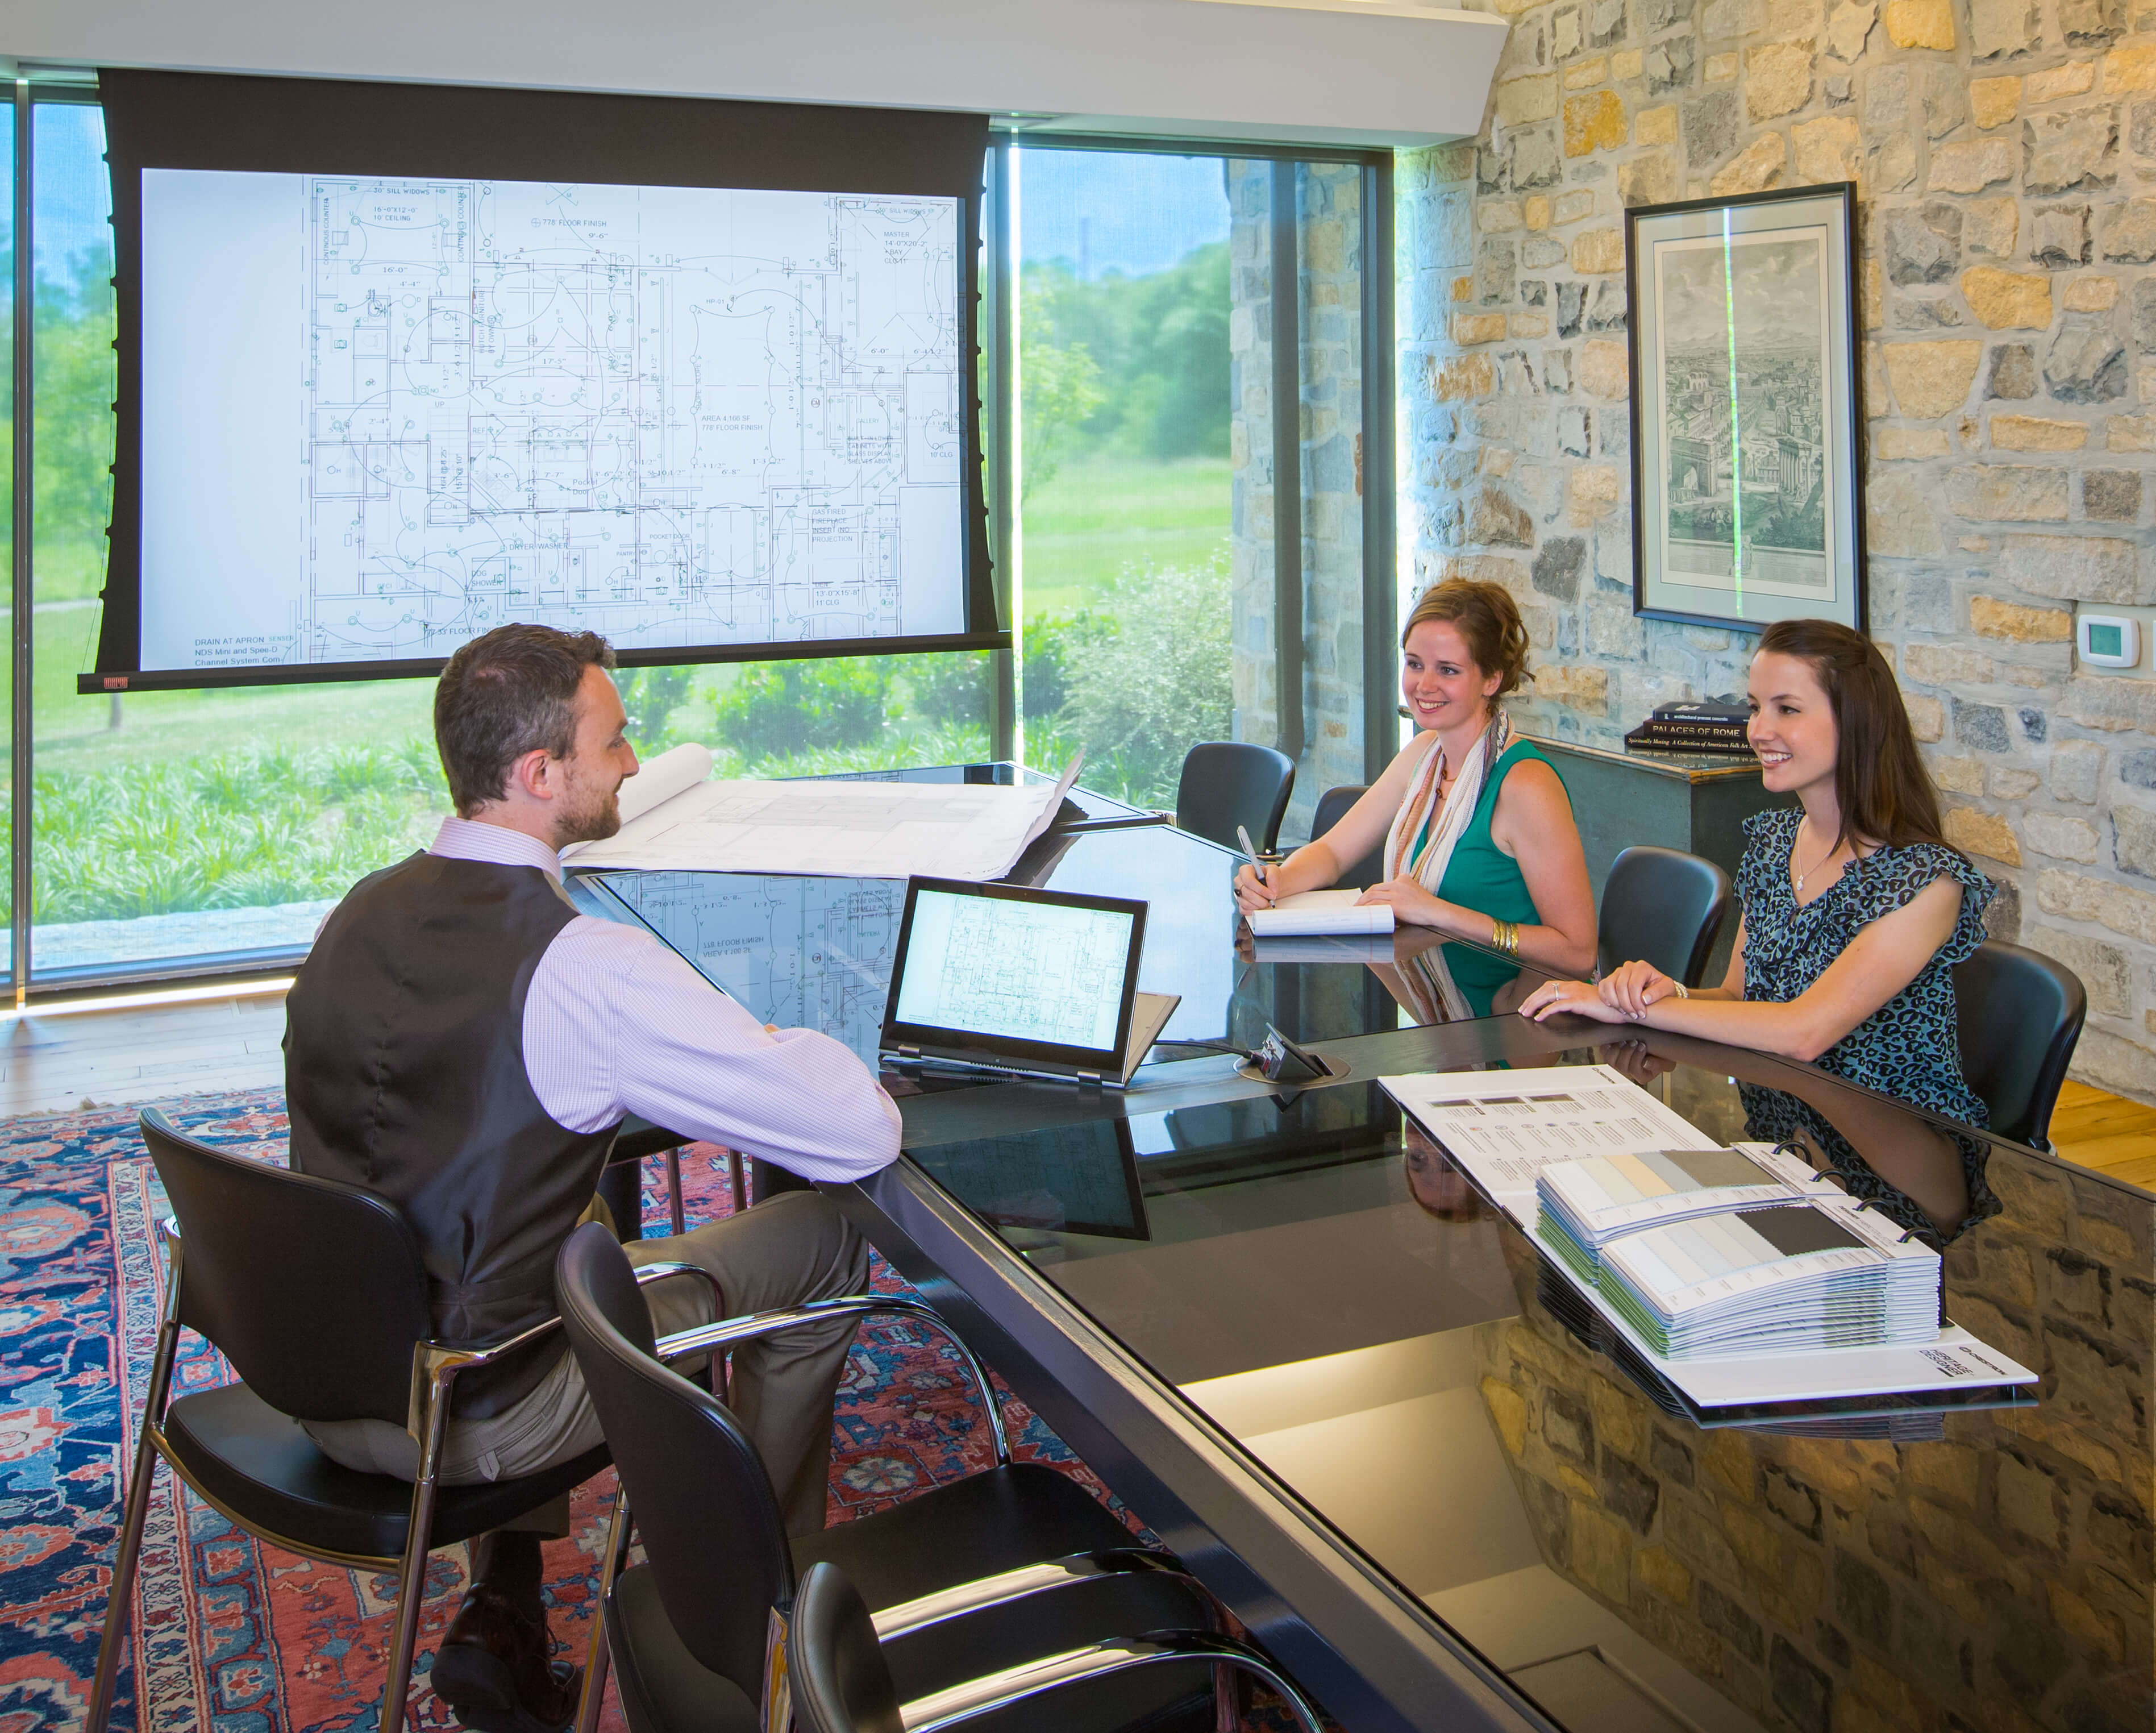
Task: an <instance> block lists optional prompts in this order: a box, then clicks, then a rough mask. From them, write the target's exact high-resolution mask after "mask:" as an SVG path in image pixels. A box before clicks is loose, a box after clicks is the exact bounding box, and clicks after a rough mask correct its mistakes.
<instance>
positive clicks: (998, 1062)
mask: <svg viewBox="0 0 2156 1733" xmlns="http://www.w3.org/2000/svg"><path fill="white" fill-rule="evenodd" d="M1145 923H1146V905H1145V904H1144V903H1142V902H1132V901H1129V900H1127V899H1126V898H1124V897H1092V896H1086V895H1081V894H1080V893H1078V892H1070V891H1040V890H1034V889H1032V888H1030V887H1027V886H1024V885H1012V884H976V883H973V882H969V881H966V880H962V879H942V878H918V877H916V878H911V879H908V880H907V881H906V910H905V913H904V914H903V916H902V917H901V920H900V923H899V929H898V954H897V956H896V959H895V960H894V962H893V964H892V967H891V996H890V998H889V999H888V1000H885V1005H884V1014H883V1035H882V1039H881V1041H880V1046H881V1050H882V1053H883V1057H885V1059H888V1060H892V1061H895V1062H897V1063H900V1064H921V1063H928V1064H932V1065H936V1066H939V1067H959V1068H962V1069H964V1070H968V1071H983V1072H1002V1073H1004V1074H1006V1075H1011V1076H1017V1077H1058V1078H1060V1077H1068V1078H1074V1079H1076V1080H1079V1081H1081V1082H1091V1083H1100V1084H1104V1085H1106V1087H1108V1088H1122V1087H1124V1086H1125V1085H1126V1084H1127V1083H1128V1082H1130V1079H1131V1073H1132V1072H1134V1071H1136V1070H1137V1068H1138V1066H1139V1064H1140V1063H1141V1062H1142V1061H1143V1060H1144V1058H1145V1056H1146V1053H1147V1050H1148V1049H1149V1048H1150V1047H1151V1046H1152V1044H1153V1041H1154V1039H1155V1038H1156V1037H1157V1036H1158V1035H1159V1034H1160V1031H1161V1030H1162V1029H1163V1027H1165V1026H1167V1023H1168V1018H1169V1017H1170V1016H1172V1015H1173V1012H1174V1010H1175V1007H1176V1006H1177V1005H1179V1004H1181V1003H1182V1000H1181V999H1180V998H1179V997H1178V996H1177V995H1174V994H1172V993H1141V992H1139V991H1138V990H1137V978H1138V959H1139V957H1140V955H1141V954H1142V952H1143V950H1144V949H1145Z"/></svg>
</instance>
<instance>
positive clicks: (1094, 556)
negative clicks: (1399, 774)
mask: <svg viewBox="0 0 2156 1733" xmlns="http://www.w3.org/2000/svg"><path fill="white" fill-rule="evenodd" d="M1002 160H1003V161H1004V162H1005V164H1006V165H1007V166H1006V167H1005V170H1004V186H1003V188H1002V189H1001V190H1002V193H1003V196H1004V198H1005V199H1006V200H1007V202H1008V206H1009V212H1010V215H1009V229H1010V231H1011V244H1010V247H1009V255H1010V258H1011V260H1012V261H1013V268H1012V270H1010V271H1009V273H1008V275H1009V279H1010V293H1011V302H1012V309H1013V316H1012V318H1011V321H1010V322H1011V324H1012V325H1013V326H1014V327H1015V332H1016V334H1015V337H1014V339H1013V340H1010V341H1008V342H1006V344H1005V346H1004V347H1006V348H1007V349H1008V350H1009V357H1008V358H1007V365H1008V367H1009V371H1010V372H1011V373H1013V374H1014V376H1015V377H1014V389H1010V390H1007V391H1006V393H1004V394H1005V396H1006V399H1008V400H1010V402H1011V406H1012V409H1014V421H1015V424H1016V437H1015V439H1014V440H1013V441H1011V442H1009V445H1010V449H1011V450H1012V461H1011V464H1010V465H1009V467H1010V469H1011V471H1012V472H1013V473H1012V475H1011V476H1010V477H1009V479H1008V481H1006V482H1005V483H1004V494H1005V496H1006V501H1007V507H1008V512H1009V519H1010V522H1011V523H1012V527H1013V532H1012V533H1011V534H1010V535H1009V538H1008V539H1009V543H1010V547H1009V553H1008V563H1009V567H1010V568H1011V579H1012V582H1011V593H1012V606H1013V615H1014V620H1015V621H1016V622H1017V630H1018V634H1019V651H1018V656H1019V671H1018V678H1017V681H1016V686H1017V688H1018V693H1019V716H1020V746H1019V749H1020V751H1021V752H1022V753H1023V755H1024V759H1025V760H1026V761H1027V762H1029V763H1031V764H1038V765H1041V766H1043V767H1044V768H1048V767H1053V766H1057V765H1060V764H1062V763H1063V762H1065V760H1066V759H1068V757H1069V755H1070V753H1071V752H1072V751H1073V750H1075V749H1076V748H1080V747H1083V748H1085V750H1086V754H1087V759H1086V769H1085V772H1084V774H1083V777H1082V779H1083V781H1084V782H1085V783H1086V785H1087V786H1089V787H1092V788H1096V789H1101V791H1103V792H1105V793H1108V794H1112V795H1119V796H1121V797H1122V798H1124V799H1126V800H1132V801H1133V802H1135V803H1137V804H1138V805H1148V806H1163V807H1165V806H1172V805H1173V804H1174V800H1175V790H1176V782H1177V779H1178V774H1179V773H1180V771H1181V769H1182V763H1183V753H1185V752H1186V751H1187V750H1188V748H1189V747H1190V746H1191V745H1192V744H1193V743H1196V742H1198V741H1200V740H1208V739H1237V740H1251V741H1258V742H1261V743H1265V744H1267V745H1275V746H1278V747H1280V748H1281V750H1283V751H1285V752H1286V753H1288V755H1289V756H1290V757H1291V758H1293V759H1296V761H1297V767H1298V768H1297V784H1296V801H1295V804H1294V805H1293V806H1292V807H1291V820H1290V824H1289V825H1288V826H1287V827H1286V834H1290V835H1301V834H1303V833H1304V832H1305V831H1306V829H1307V822H1308V815H1309V811H1310V809H1311V807H1312V805H1314V804H1315V802H1316V800H1317V795H1318V794H1319V793H1320V792H1322V789H1325V788H1326V787H1329V786H1332V785H1333V784H1340V783H1354V782H1362V781H1364V780H1366V779H1367V778H1368V771H1369V769H1370V767H1369V765H1368V762H1367V753H1366V750H1365V742H1366V739H1372V738H1374V739H1377V740H1378V741H1379V743H1380V744H1381V746H1383V744H1385V743H1389V741H1390V739H1391V731H1390V729H1389V728H1383V727H1381V728H1379V729H1378V731H1377V732H1376V733H1374V734H1373V733H1370V732H1369V731H1368V729H1367V728H1366V723H1367V720H1368V718H1367V717H1366V715H1365V708H1366V707H1365V681H1364V679H1363V671H1364V661H1365V644H1364V637H1365V625H1366V620H1365V615H1366V612H1368V613H1369V614H1371V615H1373V616H1382V618H1381V619H1377V620H1374V622H1373V623H1374V624H1376V625H1379V626H1381V627H1382V630H1380V631H1379V633H1378V636H1379V637H1380V638H1383V637H1384V636H1386V635H1389V616H1390V601H1389V595H1390V589H1389V586H1390V583H1391V574H1390V565H1391V561H1390V558H1389V554H1388V555H1387V557H1386V558H1385V559H1384V560H1383V562H1382V564H1383V568H1384V570H1383V573H1382V574H1381V575H1380V579H1379V582H1378V585H1377V587H1376V588H1375V589H1373V590H1370V593H1371V594H1373V595H1374V596H1376V597H1377V598H1378V603H1377V606H1376V607H1375V608H1374V609H1368V610H1366V609H1365V605H1364V596H1365V593H1366V589H1369V578H1370V575H1371V574H1370V573H1368V572H1366V569H1365V566H1366V560H1365V548H1366V546H1367V547H1369V548H1389V518H1385V517H1383V514H1382V511H1380V510H1378V507H1381V506H1382V505H1383V503H1384V502H1388V501H1389V496H1390V458H1389V452H1390V449H1391V446H1390V440H1389V437H1387V438H1385V439H1383V440H1375V441H1373V440H1370V439H1369V438H1368V436H1367V429H1366V425H1365V423H1366V418H1365V416H1364V414H1363V404H1364V401H1365V399H1366V396H1371V395H1373V382H1372V381H1371V380H1370V379H1369V378H1368V377H1367V375H1368V371H1369V362H1368V354H1369V352H1370V351H1371V348H1372V347H1373V342H1374V347H1375V349H1376V351H1377V352H1378V353H1380V354H1382V353H1383V352H1385V351H1386V349H1387V348H1388V347H1389V342H1390V338H1391V331H1390V315H1389V299H1387V298H1386V297H1385V296H1383V295H1382V294H1380V293H1378V292H1377V291H1378V288H1379V286H1380V285H1377V284H1375V283H1373V281H1372V280H1370V279H1369V278H1368V277H1367V276H1366V274H1365V270H1364V260H1365V257H1366V255H1369V256H1375V257H1378V259H1379V260H1381V264H1380V266H1379V272H1378V275H1382V274H1383V272H1384V271H1385V270H1389V256H1387V254H1388V252H1389V249H1386V248H1385V247H1384V245H1383V241H1384V237H1385V235H1386V234H1389V227H1388V226H1387V225H1383V224H1380V225H1378V228H1377V229H1376V230H1375V232H1374V234H1373V230H1372V229H1371V226H1370V225H1368V224H1367V223H1366V220H1365V219H1366V215H1367V213H1368V210H1369V209H1370V208H1372V207H1373V205H1382V203H1383V202H1384V201H1389V198H1390V185H1389V179H1388V178H1387V177H1386V176H1385V175H1384V173H1383V171H1382V169H1381V167H1380V166H1379V165H1378V163H1377V162H1374V161H1372V160H1368V159H1365V158H1363V157H1352V158H1346V159H1342V160H1337V161H1336V160H1316V159H1302V160H1298V159H1297V158H1296V157H1293V156H1279V157H1235V156H1226V155H1218V154H1206V155H1188V154H1182V153H1178V154H1174V155H1168V154H1165V153H1162V152H1158V151H1139V150H1120V149H1118V150H1107V149H1090V148H1069V147H1056V146H1040V145H1035V144H1033V143H1029V142H1022V143H1019V144H1018V145H1015V146H1014V147H1011V148H1010V149H1009V150H1008V151H1007V152H1004V153H1003V158H1002ZM1373 240H1374V242H1375V243H1376V244H1378V249H1379V250H1378V253H1376V254H1375V255H1370V249H1371V247H1372V245H1373ZM1276 283H1278V284H1280V285H1282V293H1281V296H1280V297H1279V298H1278V299H1276V297H1275V295H1274V292H1273V291H1274V285H1275V284H1276ZM1373 315H1374V316H1373ZM1378 384H1379V386H1381V387H1382V385H1383V382H1382V381H1380V382H1378ZM1374 400H1375V401H1377V402H1378V403H1379V404H1382V405H1383V414H1381V415H1380V416H1379V417H1378V419H1379V420H1380V421H1388V422H1389V415H1390V393H1389V389H1382V390H1381V391H1379V392H1378V393H1376V394H1375V396H1374ZM1386 431H1387V432H1388V433H1389V428H1388V429H1386ZM1379 447H1382V453H1380V452H1379V450H1378V448H1379ZM1373 462H1375V463H1376V465H1377V467H1376V468H1374V469H1373V468H1372V465H1373ZM1366 471H1368V473H1371V474H1373V475H1374V476H1378V477H1379V478H1381V479H1380V481H1379V484H1378V486H1376V487H1375V488H1374V490H1371V491H1368V496H1366V490H1365V487H1364V485H1363V482H1364V476H1365V473H1366ZM1373 522H1376V523H1378V525H1379V526H1380V527H1381V533H1379V534H1376V535H1373ZM1370 563H1371V564H1373V565H1375V564H1377V563H1378V562H1375V561H1373V562H1370ZM1379 679H1380V683H1381V684H1382V685H1383V687H1385V688H1386V689H1387V690H1389V687H1390V683H1391V681H1390V653H1389V649H1388V650H1387V651H1385V653H1384V655H1383V671H1382V673H1381V674H1380V676H1379Z"/></svg>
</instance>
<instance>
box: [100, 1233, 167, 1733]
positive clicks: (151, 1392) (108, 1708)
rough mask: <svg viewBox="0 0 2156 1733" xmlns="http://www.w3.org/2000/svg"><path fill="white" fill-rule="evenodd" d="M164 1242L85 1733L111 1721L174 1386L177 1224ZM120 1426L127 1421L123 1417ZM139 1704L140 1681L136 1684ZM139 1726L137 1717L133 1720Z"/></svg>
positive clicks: (138, 1714) (103, 1726)
mask: <svg viewBox="0 0 2156 1733" xmlns="http://www.w3.org/2000/svg"><path fill="white" fill-rule="evenodd" d="M159 1228H160V1232H162V1235H163V1237H164V1241H165V1315H164V1317H163V1318H162V1319H161V1320H160V1322H159V1323H158V1325H157V1351H156V1353H155V1355H154V1356H153V1357H152V1358H151V1362H150V1387H149V1389H148V1390H147V1391H146V1392H144V1396H143V1401H142V1424H141V1429H140V1430H139V1431H138V1432H136V1435H135V1472H134V1473H133V1474H132V1475H131V1477H130V1478H129V1479H128V1482H127V1494H126V1504H125V1507H124V1514H123V1515H122V1516H121V1524H120V1548H119V1550H118V1551H117V1552H116V1553H115V1555H114V1556H113V1560H112V1588H111V1592H110V1596H109V1597H108V1598H107V1599H106V1601H105V1633H104V1635H103V1636H102V1637H101V1638H100V1639H99V1641H98V1645H97V1671H96V1673H95V1675H93V1677H92V1679H91V1681H90V1713H89V1715H88V1717H87V1719H86V1720H85V1723H84V1726H85V1733H105V1724H106V1723H107V1722H108V1721H109V1720H110V1719H111V1718H112V1694H113V1691H114V1689H115V1687H116V1686H117V1685H118V1684H119V1680H120V1657H121V1653H122V1651H124V1650H125V1649H126V1647H127V1627H128V1625H129V1623H130V1622H131V1621H130V1612H129V1607H128V1603H129V1602H131V1600H133V1598H134V1596H135V1570H136V1566H137V1565H138V1564H139V1563H140V1562H141V1556H142V1526H143V1524H144V1523H145V1521H146V1520H147V1519H148V1517H149V1514H150V1492H151V1486H152V1485H153V1484H154V1483H155V1481H156V1479H157V1446H156V1445H155V1444H154V1443H152V1442H151V1438H150V1429H151V1427H153V1426H157V1425H158V1424H159V1423H161V1422H162V1421H163V1419H164V1417H165V1398H166V1396H167V1395H168V1394H169V1393H170V1391H171V1390H172V1361H173V1359H174V1357H175V1356H176V1355H177V1353H178V1352H179V1346H180V1253H181V1250H182V1247H181V1244H180V1236H179V1230H178V1227H177V1224H175V1223H173V1222H172V1221H165V1222H162V1223H160V1224H159ZM121 1418H122V1420H123V1422H124V1421H125V1418H126V1417H125V1416H124V1415H123V1416H122V1417H121ZM135 1696H136V1702H137V1704H138V1705H139V1704H140V1702H141V1696H142V1688H141V1680H140V1679H139V1678H138V1679H137V1680H136V1688H135ZM136 1720H137V1721H138V1722H139V1721H140V1720H141V1715H140V1713H139V1712H138V1713H137V1715H136Z"/></svg>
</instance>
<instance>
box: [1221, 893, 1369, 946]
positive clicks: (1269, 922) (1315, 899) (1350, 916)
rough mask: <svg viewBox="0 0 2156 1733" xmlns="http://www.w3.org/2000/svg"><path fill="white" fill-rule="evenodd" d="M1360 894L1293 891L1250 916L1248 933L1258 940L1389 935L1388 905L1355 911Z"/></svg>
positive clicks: (1361, 908)
mask: <svg viewBox="0 0 2156 1733" xmlns="http://www.w3.org/2000/svg"><path fill="white" fill-rule="evenodd" d="M1362 894H1363V893H1362V892H1360V891H1356V890H1346V891H1297V892H1296V893H1295V895H1293V896H1292V897H1281V900H1280V901H1279V902H1276V903H1275V904H1273V906H1272V907H1271V908H1260V909H1259V910H1257V911H1256V912H1255V913H1253V914H1251V915H1250V931H1251V932H1252V933H1254V934H1255V936H1256V937H1258V938H1287V937H1289V936H1290V935H1292V934H1297V933H1389V932H1391V931H1392V930H1393V907H1392V904H1390V903H1389V902H1368V903H1364V904H1363V905H1362V906H1360V907H1359V908H1358V906H1357V904H1356V900H1355V899H1356V898H1357V897H1360V896H1361V895H1362Z"/></svg>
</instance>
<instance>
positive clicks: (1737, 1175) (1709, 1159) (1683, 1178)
mask: <svg viewBox="0 0 2156 1733" xmlns="http://www.w3.org/2000/svg"><path fill="white" fill-rule="evenodd" d="M1806 1196H1830V1197H1832V1196H1840V1192H1839V1190H1837V1189H1836V1188H1835V1186H1833V1185H1830V1183H1829V1182H1828V1181H1826V1180H1823V1179H1821V1178H1820V1176H1819V1175H1816V1174H1815V1173H1814V1172H1813V1171H1812V1170H1811V1169H1810V1168H1809V1167H1807V1166H1806V1165H1804V1162H1802V1161H1801V1160H1799V1159H1798V1158H1797V1157H1796V1156H1795V1155H1794V1154H1789V1153H1788V1152H1786V1151H1783V1150H1779V1149H1775V1148H1774V1146H1773V1145H1772V1144H1753V1145H1751V1146H1749V1148H1742V1149H1648V1150H1644V1151H1641V1152H1640V1153H1638V1154H1630V1153H1625V1154H1612V1155H1590V1156H1589V1157H1587V1158H1586V1159H1585V1160H1580V1161H1558V1162H1552V1163H1551V1164H1550V1165H1548V1166H1547V1167H1545V1168H1543V1170H1542V1171H1541V1172H1540V1173H1538V1174H1537V1175H1535V1197H1536V1201H1537V1204H1538V1205H1539V1206H1540V1216H1541V1226H1542V1230H1543V1235H1544V1237H1547V1238H1548V1240H1549V1242H1550V1243H1551V1244H1553V1245H1554V1246H1555V1247H1558V1251H1559V1252H1561V1253H1562V1254H1563V1257H1564V1260H1565V1262H1566V1263H1567V1264H1568V1266H1569V1267H1570V1268H1571V1269H1572V1271H1573V1273H1574V1274H1576V1275H1578V1277H1579V1278H1581V1279H1582V1280H1583V1281H1585V1282H1587V1283H1590V1284H1591V1283H1594V1282H1595V1281H1596V1279H1597V1272H1598V1270H1599V1266H1600V1262H1601V1251H1602V1247H1604V1246H1605V1245H1607V1244H1608V1243H1609V1241H1611V1240H1612V1239H1614V1238H1615V1237H1617V1236H1618V1235H1620V1234H1625V1233H1636V1232H1639V1231H1640V1229H1642V1228H1646V1227H1655V1226H1666V1225H1667V1224H1668V1223H1670V1222H1672V1221H1685V1220H1687V1219H1689V1218H1690V1217H1691V1216H1710V1215H1715V1214H1717V1213H1719V1212H1720V1211H1725V1210H1742V1209H1752V1208H1757V1207H1758V1206H1762V1205H1766V1204H1778V1203H1787V1202H1789V1201H1790V1200H1791V1199H1792V1198H1797V1197H1806Z"/></svg>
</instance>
